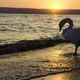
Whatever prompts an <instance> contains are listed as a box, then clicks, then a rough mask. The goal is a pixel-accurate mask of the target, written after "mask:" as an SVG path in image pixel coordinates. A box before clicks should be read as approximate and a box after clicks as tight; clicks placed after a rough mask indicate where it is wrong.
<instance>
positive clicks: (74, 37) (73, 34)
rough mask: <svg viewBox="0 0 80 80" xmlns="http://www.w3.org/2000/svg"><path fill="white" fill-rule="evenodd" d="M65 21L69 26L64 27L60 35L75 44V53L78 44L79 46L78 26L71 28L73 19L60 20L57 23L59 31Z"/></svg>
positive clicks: (79, 34) (79, 29) (79, 30)
mask: <svg viewBox="0 0 80 80" xmlns="http://www.w3.org/2000/svg"><path fill="white" fill-rule="evenodd" d="M65 23H69V27H68V28H66V29H64V30H63V32H62V36H63V38H64V39H65V40H67V41H69V42H71V43H73V44H75V47H76V48H75V54H74V55H76V53H77V49H78V46H80V28H73V21H72V20H71V19H70V18H66V19H64V20H62V21H61V22H60V24H59V27H60V31H61V30H62V27H63V26H64V24H65Z"/></svg>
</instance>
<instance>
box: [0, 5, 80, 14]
mask: <svg viewBox="0 0 80 80" xmlns="http://www.w3.org/2000/svg"><path fill="white" fill-rule="evenodd" d="M0 13H15V14H80V9H63V10H61V9H60V10H53V9H33V8H10V7H0Z"/></svg>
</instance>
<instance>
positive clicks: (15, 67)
mask: <svg viewBox="0 0 80 80" xmlns="http://www.w3.org/2000/svg"><path fill="white" fill-rule="evenodd" d="M74 48H75V47H74V45H71V44H60V45H57V46H54V47H50V48H45V49H40V50H35V51H27V52H21V53H14V54H6V55H1V56H0V80H5V79H7V80H25V79H26V80H30V79H34V80H36V79H37V77H38V79H37V80H44V79H45V80H60V78H61V80H79V75H77V74H79V73H80V71H79V69H80V54H79V53H80V48H79V49H78V55H77V56H73V52H74ZM72 71H73V72H72ZM66 72H67V73H66ZM68 72H69V73H68ZM50 74H53V75H50ZM67 74H68V75H67ZM46 75H49V76H46ZM42 76H45V77H42ZM39 77H41V78H39ZM77 77H78V78H77Z"/></svg>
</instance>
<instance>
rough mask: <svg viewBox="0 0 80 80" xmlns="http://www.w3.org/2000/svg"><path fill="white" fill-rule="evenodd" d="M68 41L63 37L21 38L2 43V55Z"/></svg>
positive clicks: (0, 50)
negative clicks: (12, 41)
mask: <svg viewBox="0 0 80 80" xmlns="http://www.w3.org/2000/svg"><path fill="white" fill-rule="evenodd" d="M63 42H66V41H65V40H63V39H60V38H56V39H51V38H47V39H40V40H21V41H18V42H16V43H12V44H4V45H0V55H1V54H5V53H6V54H7V53H14V52H23V51H28V50H36V49H42V48H46V47H50V46H55V45H57V44H60V43H63Z"/></svg>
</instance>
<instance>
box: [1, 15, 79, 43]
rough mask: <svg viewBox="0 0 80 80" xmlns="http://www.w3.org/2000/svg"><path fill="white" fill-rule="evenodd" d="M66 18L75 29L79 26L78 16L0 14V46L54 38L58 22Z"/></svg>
mask: <svg viewBox="0 0 80 80" xmlns="http://www.w3.org/2000/svg"><path fill="white" fill-rule="evenodd" d="M66 17H69V18H71V19H72V20H73V21H74V25H75V26H76V27H79V26H80V21H79V18H80V15H61V14H60V15H57V14H0V44H5V43H6V44H8V43H13V42H16V41H19V40H33V39H39V38H40V37H42V38H47V37H54V36H55V35H57V33H58V30H59V27H58V24H59V22H60V21H61V20H62V19H64V18H66Z"/></svg>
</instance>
